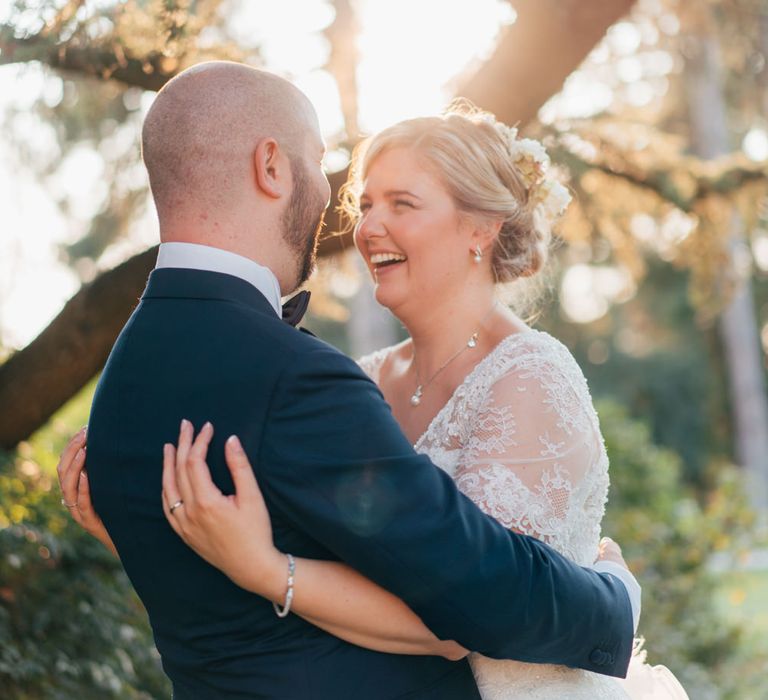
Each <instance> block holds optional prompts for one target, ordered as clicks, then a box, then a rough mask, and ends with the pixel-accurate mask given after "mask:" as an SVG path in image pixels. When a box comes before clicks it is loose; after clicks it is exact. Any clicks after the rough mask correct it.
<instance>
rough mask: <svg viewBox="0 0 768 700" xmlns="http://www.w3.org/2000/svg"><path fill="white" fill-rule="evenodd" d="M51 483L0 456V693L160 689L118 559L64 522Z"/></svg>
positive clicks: (10, 698) (145, 630)
mask: <svg viewBox="0 0 768 700" xmlns="http://www.w3.org/2000/svg"><path fill="white" fill-rule="evenodd" d="M28 449H29V446H25V447H22V449H21V452H22V453H24V452H25V451H27V450H28ZM52 481H53V479H52V478H51V477H50V476H49V475H48V474H46V473H45V472H44V471H42V470H41V469H40V466H39V464H38V463H37V462H35V461H33V460H32V459H29V458H26V457H23V456H21V455H9V454H6V453H2V454H0V697H2V698H5V699H7V700H38V699H39V700H43V699H45V700H72V698H81V699H82V700H91V699H92V700H97V699H103V698H120V699H121V700H122V699H125V700H133V699H136V700H151V699H153V698H165V697H169V696H170V690H169V688H168V683H167V680H166V679H165V676H164V675H163V673H162V671H161V669H160V663H159V658H158V655H157V652H156V650H155V648H154V645H153V642H152V636H151V632H150V629H149V625H148V622H147V618H146V614H145V613H144V610H143V608H142V607H141V604H140V602H139V601H138V599H137V598H136V596H135V594H134V593H133V591H132V589H131V585H130V583H129V581H128V579H127V577H126V576H125V575H124V573H123V572H122V568H121V567H120V564H119V562H118V561H117V560H116V559H114V558H113V557H112V556H111V555H110V554H109V553H108V552H107V551H106V550H105V549H104V548H103V547H102V546H101V545H100V544H99V543H98V542H96V541H95V540H93V539H92V538H90V537H89V536H88V535H85V534H84V533H83V532H82V531H80V529H79V528H78V527H77V526H75V525H74V524H73V523H72V522H71V521H70V520H69V518H68V516H67V515H66V511H64V510H63V508H62V507H61V504H60V503H59V497H58V488H57V487H56V488H53V487H52Z"/></svg>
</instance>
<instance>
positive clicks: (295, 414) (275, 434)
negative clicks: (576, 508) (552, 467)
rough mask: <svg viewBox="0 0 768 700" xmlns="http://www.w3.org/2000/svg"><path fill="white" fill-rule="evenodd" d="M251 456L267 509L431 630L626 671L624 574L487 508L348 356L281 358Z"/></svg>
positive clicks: (547, 659) (628, 636) (484, 648)
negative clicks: (572, 556) (419, 443)
mask: <svg viewBox="0 0 768 700" xmlns="http://www.w3.org/2000/svg"><path fill="white" fill-rule="evenodd" d="M250 456H251V458H252V461H253V463H254V464H255V465H256V467H255V469H256V472H257V476H258V477H259V479H260V483H261V486H262V489H263V490H264V492H265V495H266V496H267V498H268V501H269V503H270V505H271V507H273V508H278V509H279V510H280V511H281V512H282V514H283V515H284V516H285V517H286V518H288V519H289V520H291V521H292V522H293V524H294V525H295V527H297V528H298V529H301V530H303V531H305V532H306V533H308V534H309V535H310V536H312V537H313V538H315V539H316V540H318V541H319V542H321V543H322V544H323V545H324V546H325V547H327V548H328V549H330V550H331V551H333V552H334V553H335V554H336V555H337V556H338V557H339V558H340V559H342V560H343V561H345V562H347V563H348V564H350V565H351V566H352V567H354V568H355V569H357V570H358V571H360V572H361V573H362V574H364V575H365V576H367V577H369V578H370V579H372V580H373V581H375V582H377V583H378V584H380V585H381V586H383V587H384V588H386V589H388V590H389V591H391V592H392V593H394V594H395V595H397V596H398V597H400V598H401V599H402V600H403V601H404V602H405V603H406V604H408V605H409V606H410V607H411V608H412V609H413V610H414V611H415V612H416V613H417V614H418V615H419V616H420V617H421V618H422V619H423V620H424V622H425V624H426V625H427V626H428V627H429V628H430V629H431V630H432V631H433V632H435V634H436V635H437V636H438V637H440V638H442V639H455V640H456V641H458V642H459V643H460V644H462V645H463V646H465V647H467V648H468V649H471V650H473V651H479V652H481V653H483V654H485V655H487V656H492V657H497V658H514V659H518V660H521V661H531V662H540V663H560V664H566V665H569V666H574V667H580V668H585V669H588V670H591V671H595V672H598V673H605V674H609V675H617V676H622V675H624V674H625V672H626V668H627V665H628V661H629V656H630V652H631V648H632V611H631V608H630V604H629V600H628V597H627V592H626V589H625V588H624V586H623V585H622V583H621V582H619V581H618V580H617V579H615V578H614V577H612V576H610V575H606V574H599V573H596V572H594V571H590V570H587V569H583V568H581V567H579V566H577V565H575V564H573V563H572V562H570V561H568V560H566V559H565V558H563V557H561V556H560V555H558V554H557V553H556V552H555V551H554V550H552V549H551V548H549V547H548V546H546V545H544V544H543V543H541V542H539V541H538V540H535V539H533V538H531V537H527V536H524V535H518V534H515V533H512V532H510V531H507V530H505V529H504V528H503V527H501V526H500V525H499V524H498V523H497V522H496V521H494V520H493V519H492V518H489V517H487V516H485V515H484V514H483V513H482V512H481V511H480V510H479V509H478V508H477V507H476V506H475V505H474V504H473V503H472V502H471V501H470V500H468V499H467V498H466V497H465V496H463V495H462V494H461V493H460V492H459V491H458V490H457V489H456V487H455V485H454V483H453V481H452V480H451V479H450V478H449V477H448V476H447V475H446V474H445V473H444V472H443V471H442V470H440V469H438V468H436V467H434V466H433V465H432V464H431V462H429V460H428V459H427V458H426V457H423V456H419V455H417V454H415V452H414V451H413V449H412V447H411V446H410V444H409V443H408V441H407V440H406V438H405V437H404V436H403V434H402V432H401V431H400V429H399V427H398V425H397V423H396V422H395V420H394V419H393V417H392V414H391V411H390V409H389V406H388V405H387V404H386V402H385V401H384V399H383V397H382V396H381V393H380V392H379V391H378V389H377V388H376V386H375V385H374V384H373V383H372V382H371V381H370V380H369V379H368V378H367V377H366V376H365V375H364V374H363V373H362V372H361V371H360V370H359V369H358V368H357V366H356V365H355V364H354V363H353V362H352V361H351V360H349V359H348V358H345V357H344V356H342V355H340V354H338V353H336V352H335V351H333V350H332V349H330V348H328V349H326V348H318V349H316V350H313V351H312V352H309V353H304V354H302V355H300V356H297V357H295V358H292V360H291V361H290V362H288V363H287V364H286V367H285V369H284V370H283V374H282V376H281V377H280V380H279V382H278V385H277V389H276V390H275V394H274V396H273V397H272V401H271V404H270V410H269V417H268V421H267V425H266V426H265V430H264V433H263V441H262V446H261V449H260V453H259V454H251V455H250Z"/></svg>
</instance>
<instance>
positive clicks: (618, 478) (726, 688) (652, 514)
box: [598, 402, 765, 700]
mask: <svg viewBox="0 0 768 700" xmlns="http://www.w3.org/2000/svg"><path fill="white" fill-rule="evenodd" d="M598 410H599V413H600V417H601V425H602V428H603V434H604V437H605V442H606V447H607V449H608V453H609V456H610V460H611V492H610V496H609V502H608V509H607V513H606V517H605V522H604V527H603V529H604V531H605V532H606V533H609V534H610V535H611V537H613V538H615V539H616V540H617V541H619V542H620V543H621V545H622V547H623V551H624V555H625V557H626V559H627V562H628V563H629V566H630V568H631V569H632V570H633V571H634V572H635V574H636V575H637V576H638V579H639V580H640V582H641V585H642V586H643V598H644V607H643V615H642V620H641V625H640V630H639V633H640V635H642V636H644V637H645V638H646V639H647V640H648V644H647V647H648V655H649V662H651V663H664V664H665V665H667V666H669V667H670V668H671V669H672V670H673V671H674V673H675V674H676V675H677V676H678V677H679V678H680V679H681V681H682V682H683V684H684V685H685V687H686V689H687V691H688V693H689V695H690V697H691V698H733V699H734V700H735V699H736V698H746V697H759V693H758V688H757V683H759V682H762V681H760V680H759V679H760V676H759V675H758V674H756V670H757V668H758V666H759V660H758V657H757V655H756V653H755V652H754V651H753V650H752V649H751V648H750V647H749V645H748V643H747V640H746V637H745V634H744V633H745V630H744V629H743V627H741V626H739V625H738V624H736V623H734V622H733V621H732V619H729V617H727V616H726V615H724V614H723V610H722V607H721V606H718V605H717V600H716V598H717V592H718V589H719V588H720V585H721V582H720V580H719V577H718V575H717V574H716V573H715V572H713V571H712V570H711V566H710V564H711V561H712V555H713V554H714V553H716V552H729V553H731V554H734V555H735V553H737V552H738V551H739V550H740V549H742V548H745V547H747V546H748V545H749V543H750V542H749V531H750V529H751V528H752V526H753V524H754V523H753V516H752V514H751V512H750V511H749V510H748V508H747V506H746V502H745V499H744V495H743V493H741V490H740V481H739V478H738V475H737V474H736V473H735V472H734V471H733V470H732V469H731V468H726V467H722V468H721V469H719V470H718V475H717V477H716V478H715V479H714V483H713V484H712V485H711V488H710V490H709V491H708V493H707V495H706V497H705V498H704V499H703V500H702V501H701V502H700V501H699V500H697V499H696V498H694V497H693V496H692V495H691V494H690V493H689V492H688V491H687V490H686V489H685V488H684V487H683V485H682V481H681V474H682V470H683V463H682V460H681V459H680V457H679V456H678V455H677V454H676V453H674V452H672V451H671V450H668V449H664V448H660V447H657V446H656V445H654V444H653V442H652V441H651V436H650V431H649V430H648V429H647V428H646V426H645V425H644V424H642V423H640V422H638V421H636V420H632V419H630V418H629V417H628V415H627V413H626V411H625V410H624V409H623V408H621V407H620V406H619V405H617V404H615V403H612V402H601V403H599V406H598ZM762 690H763V691H765V688H763V689H762Z"/></svg>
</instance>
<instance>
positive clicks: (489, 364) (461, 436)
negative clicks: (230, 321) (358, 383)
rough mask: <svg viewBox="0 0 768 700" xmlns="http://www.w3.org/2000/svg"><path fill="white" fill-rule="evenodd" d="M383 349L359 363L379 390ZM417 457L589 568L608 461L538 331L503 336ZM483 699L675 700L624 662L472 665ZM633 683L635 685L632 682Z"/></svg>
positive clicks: (589, 416)
mask: <svg viewBox="0 0 768 700" xmlns="http://www.w3.org/2000/svg"><path fill="white" fill-rule="evenodd" d="M391 352H392V348H385V349H384V350H379V351H378V352H375V353H373V354H371V355H368V356H366V357H364V358H363V359H361V360H360V365H361V367H362V368H363V369H364V370H365V371H366V372H367V374H368V375H369V376H370V377H371V378H372V379H373V380H374V381H376V382H378V380H379V370H380V368H381V366H382V364H383V363H384V362H385V360H386V359H387V357H388V355H389V354H390V353H391ZM415 447H416V450H417V451H419V452H422V453H424V454H427V455H429V457H430V458H431V459H432V461H433V462H434V463H435V464H436V465H438V466H439V467H441V468H442V469H444V470H445V471H446V472H447V473H448V474H450V475H451V477H452V478H453V479H454V480H455V482H456V484H457V486H458V487H459V489H460V490H461V491H463V492H464V493H465V494H466V495H467V496H469V497H470V498H471V499H472V500H473V501H474V502H475V503H477V505H478V506H479V507H480V508H481V509H482V510H483V511H484V512H485V513H487V514H488V515H491V516H493V517H494V518H496V520H498V521H499V522H500V523H502V524H503V525H504V526H505V527H508V528H511V529H514V530H516V531H518V532H522V533H525V534H528V535H532V536H534V537H537V538H539V539H540V540H543V541H544V542H546V543H548V544H549V545H551V546H552V547H554V548H555V549H556V550H557V551H559V552H560V553H561V554H563V555H565V556H567V557H568V558H570V559H572V560H573V561H575V562H577V563H578V564H581V565H584V566H588V565H590V564H591V563H592V562H594V561H595V559H596V557H597V553H598V545H599V541H600V522H601V520H602V517H603V513H604V510H605V502H606V498H607V493H608V457H607V455H606V452H605V447H604V446H603V440H602V435H601V433H600V426H599V423H598V419H597V415H596V413H595V410H594V408H593V406H592V399H591V397H590V395H589V390H588V388H587V384H586V381H585V379H584V376H583V374H582V372H581V370H580V369H579V366H578V365H577V364H576V362H575V360H574V359H573V357H572V356H571V354H570V353H569V352H568V350H567V349H566V348H565V347H564V346H563V345H562V344H561V343H560V342H559V341H557V340H555V339H554V338H553V337H552V336H550V335H548V334H546V333H542V332H539V331H535V330H529V331H524V332H521V333H515V334H513V335H510V336H508V337H507V338H505V339H504V340H503V341H502V342H501V343H500V344H499V345H497V346H496V348H494V349H493V350H492V351H491V352H490V353H489V354H488V355H487V356H486V357H485V358H483V359H482V360H481V361H480V362H479V363H478V364H477V365H476V366H475V368H474V369H473V370H472V372H470V374H469V375H468V376H467V377H466V378H465V380H464V381H463V383H462V384H461V385H460V386H459V387H458V388H457V389H456V391H455V392H454V394H453V396H452V397H451V398H450V399H449V401H448V402H447V403H446V404H445V406H443V408H442V409H441V410H440V412H439V413H438V414H437V415H436V416H435V417H434V419H433V420H432V422H431V423H430V425H429V426H428V428H427V430H426V432H425V433H424V434H423V435H422V436H421V437H420V438H419V440H418V441H417V442H416V445H415ZM470 663H471V665H472V670H473V672H474V674H475V679H476V681H477V685H478V688H479V689H480V694H481V695H482V697H483V700H512V699H513V698H514V699H515V700H517V699H520V698H525V699H528V700H534V699H535V700H550V699H551V700H554V699H555V698H557V699H558V700H560V699H563V698H568V699H569V700H580V699H583V700H587V699H589V700H600V699H601V698H605V699H611V700H616V699H620V698H623V699H626V698H631V699H632V700H641V699H643V700H646V699H648V700H651V699H653V700H657V699H658V700H662V699H663V700H670V699H674V700H677V699H678V698H687V696H686V694H685V692H684V691H683V689H682V687H680V686H679V683H677V681H676V680H675V679H674V677H673V676H672V674H671V673H670V672H669V671H668V670H667V669H665V668H664V667H650V666H648V665H647V664H643V663H642V660H640V659H633V663H632V665H631V668H632V671H631V674H630V676H631V677H630V678H629V679H628V680H627V681H618V680H616V679H613V678H609V677H607V676H602V675H599V674H595V673H590V672H588V671H582V670H578V669H571V668H566V667H565V666H554V665H541V664H529V663H522V662H517V661H504V660H497V659H490V658H487V657H484V656H481V655H479V654H471V655H470ZM633 677H634V678H633Z"/></svg>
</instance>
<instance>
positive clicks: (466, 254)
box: [355, 148, 473, 317]
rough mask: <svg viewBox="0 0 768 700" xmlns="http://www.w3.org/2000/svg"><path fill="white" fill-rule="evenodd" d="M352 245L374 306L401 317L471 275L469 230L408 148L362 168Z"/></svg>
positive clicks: (388, 153) (446, 293)
mask: <svg viewBox="0 0 768 700" xmlns="http://www.w3.org/2000/svg"><path fill="white" fill-rule="evenodd" d="M355 244H356V246H357V249H358V250H359V251H360V254H361V255H362V256H363V259H364V260H365V262H366V264H367V265H368V269H369V270H370V272H371V275H372V276H373V280H374V282H375V284H376V299H377V301H378V302H379V303H380V304H382V305H383V306H386V307H387V308H389V309H390V310H391V311H392V312H393V313H395V314H396V315H398V316H401V317H402V316H403V315H407V314H408V309H409V308H414V307H415V308H419V307H422V308H423V306H424V305H425V304H429V302H430V299H436V300H439V299H445V298H447V296H452V294H453V293H455V292H456V291H460V290H461V288H462V285H463V284H464V282H465V281H466V278H467V275H468V274H471V266H472V264H473V263H472V256H471V255H470V250H471V249H472V247H473V244H472V227H471V226H468V225H467V223H466V217H462V216H460V212H459V211H458V209H457V208H456V205H455V204H454V202H453V199H452V197H451V195H450V194H449V193H448V191H447V190H446V188H445V186H444V185H443V184H442V182H440V180H439V179H438V178H437V177H435V176H434V175H433V174H432V173H431V172H430V171H429V170H426V169H425V168H424V166H423V165H422V164H421V163H420V162H419V159H418V157H417V156H416V155H415V154H414V153H413V151H411V150H409V149H405V148H392V149H389V150H386V151H384V152H383V153H382V154H381V155H379V156H378V157H377V158H376V159H375V160H374V161H373V162H372V163H371V164H370V167H369V168H368V173H367V176H366V178H365V181H364V183H363V192H362V195H361V197H360V219H359V221H358V223H357V226H356V228H355Z"/></svg>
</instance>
